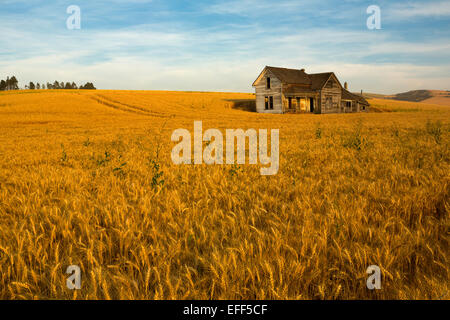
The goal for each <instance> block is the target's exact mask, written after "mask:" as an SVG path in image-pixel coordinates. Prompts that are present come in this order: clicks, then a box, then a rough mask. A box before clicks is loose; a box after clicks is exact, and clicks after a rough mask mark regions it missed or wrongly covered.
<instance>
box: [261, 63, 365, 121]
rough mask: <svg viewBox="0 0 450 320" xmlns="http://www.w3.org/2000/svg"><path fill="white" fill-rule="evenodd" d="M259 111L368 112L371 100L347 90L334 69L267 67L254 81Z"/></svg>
mask: <svg viewBox="0 0 450 320" xmlns="http://www.w3.org/2000/svg"><path fill="white" fill-rule="evenodd" d="M253 87H255V91H256V111H257V112H261V113H302V112H305V113H306V112H308V113H347V112H367V111H368V110H369V103H368V102H367V100H366V99H364V98H363V97H362V96H360V95H357V94H353V93H351V92H350V91H348V90H347V83H345V85H344V87H343V86H342V85H341V83H340V82H339V80H338V79H337V77H336V75H335V74H334V73H333V72H327V73H313V74H308V73H306V72H305V69H301V70H297V69H286V68H276V67H269V66H266V67H265V68H264V70H263V71H262V72H261V74H260V75H259V76H258V78H257V79H256V80H255V82H254V83H253Z"/></svg>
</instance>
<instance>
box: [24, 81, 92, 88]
mask: <svg viewBox="0 0 450 320" xmlns="http://www.w3.org/2000/svg"><path fill="white" fill-rule="evenodd" d="M25 89H29V90H34V89H37V90H39V89H51V90H54V89H87V90H96V89H97V88H96V87H94V84H93V83H92V82H87V83H86V84H85V85H81V86H79V87H78V86H77V84H76V83H75V82H72V83H70V82H66V83H64V81H61V82H58V81H55V82H53V83H50V82H47V84H44V83H43V84H39V82H38V83H36V84H34V83H33V82H30V83H29V84H28V85H26V86H25Z"/></svg>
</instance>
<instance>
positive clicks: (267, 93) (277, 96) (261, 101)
mask: <svg viewBox="0 0 450 320" xmlns="http://www.w3.org/2000/svg"><path fill="white" fill-rule="evenodd" d="M267 77H270V89H267V87H266V85H267V82H266V81H267V80H266V79H267ZM281 87H282V84H281V81H280V80H278V79H277V78H276V77H275V75H273V74H272V73H271V72H270V71H268V70H266V71H265V72H264V74H262V75H261V77H260V79H259V81H257V82H256V83H255V93H256V112H260V113H283V105H282V102H281ZM266 97H273V110H266V102H265V99H266Z"/></svg>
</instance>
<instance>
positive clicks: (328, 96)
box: [320, 77, 342, 113]
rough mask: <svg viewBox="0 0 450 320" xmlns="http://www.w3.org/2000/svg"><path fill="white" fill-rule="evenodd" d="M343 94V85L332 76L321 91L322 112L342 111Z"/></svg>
mask: <svg viewBox="0 0 450 320" xmlns="http://www.w3.org/2000/svg"><path fill="white" fill-rule="evenodd" d="M341 96H342V88H341V86H340V85H339V83H338V82H337V81H336V80H335V79H334V78H333V77H331V78H330V79H329V80H328V82H327V83H326V84H325V86H324V87H323V88H322V90H321V92H320V104H321V109H320V110H321V113H340V112H341Z"/></svg>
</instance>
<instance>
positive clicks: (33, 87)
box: [28, 82, 36, 90]
mask: <svg viewBox="0 0 450 320" xmlns="http://www.w3.org/2000/svg"><path fill="white" fill-rule="evenodd" d="M28 88H30V90H34V89H36V86H35V85H34V83H33V82H30V84H29V85H28Z"/></svg>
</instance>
